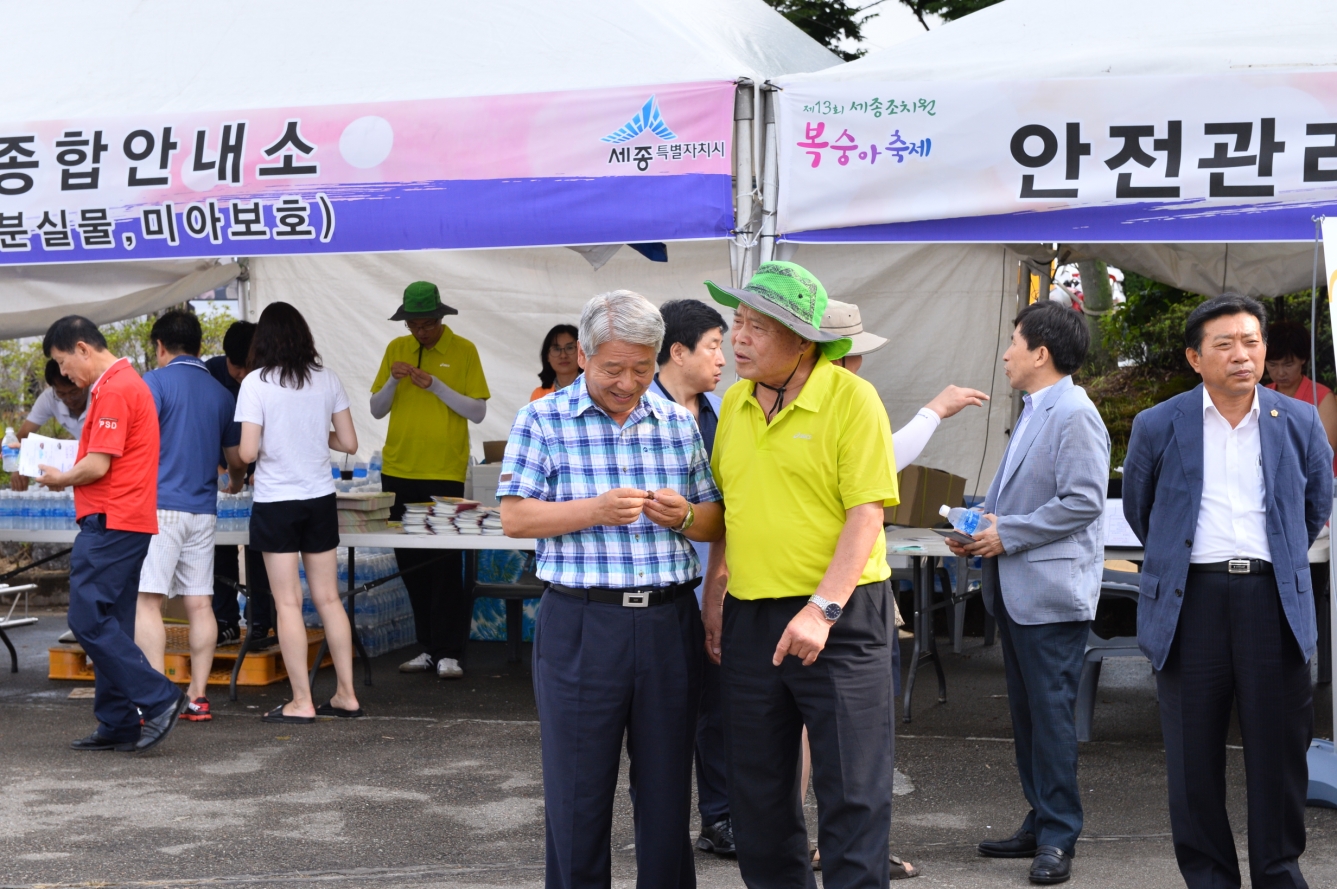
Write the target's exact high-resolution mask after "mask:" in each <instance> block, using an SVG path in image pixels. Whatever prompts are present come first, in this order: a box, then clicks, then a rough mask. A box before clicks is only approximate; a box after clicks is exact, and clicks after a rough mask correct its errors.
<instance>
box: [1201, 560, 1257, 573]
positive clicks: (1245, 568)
mask: <svg viewBox="0 0 1337 889" xmlns="http://www.w3.org/2000/svg"><path fill="white" fill-rule="evenodd" d="M1188 570H1189V573H1190V574H1191V573H1193V572H1194V571H1200V572H1202V573H1204V574H1271V573H1272V563H1271V562H1264V561H1263V560H1262V559H1228V560H1226V561H1224V562H1202V563H1191V564H1190V565H1189V566H1188Z"/></svg>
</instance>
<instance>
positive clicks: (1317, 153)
mask: <svg viewBox="0 0 1337 889" xmlns="http://www.w3.org/2000/svg"><path fill="white" fill-rule="evenodd" d="M780 84H781V86H783V87H784V89H783V91H782V92H779V93H777V95H778V96H779V113H778V126H779V149H780V152H779V159H780V171H781V181H780V190H779V195H778V198H779V204H778V219H779V224H780V228H781V231H782V234H783V236H784V237H785V238H787V239H789V240H795V241H812V242H821V241H825V242H859V241H923V242H945V241H967V242H968V241H975V242H995V243H997V242H1002V243H1021V242H1037V241H1038V242H1053V241H1066V242H1075V241H1076V242H1083V243H1090V242H1101V241H1106V242H1125V243H1126V242H1139V241H1144V242H1186V241H1304V240H1310V239H1312V238H1313V236H1314V223H1313V217H1315V216H1322V215H1325V214H1326V215H1337V73H1332V72H1323V73H1289V74H1258V73H1244V72H1242V73H1239V74H1230V75H1223V76H1213V77H1205V76H1194V77H1189V76H1183V77H1102V78H1087V79H1067V80H1035V81H1012V82H1008V81H997V82H973V81H959V82H958V81H933V82H922V83H910V82H901V83H857V82H841V83H823V82H818V81H813V82H801V81H796V82H793V83H786V82H785V81H784V80H783V79H782V80H781V82H780Z"/></svg>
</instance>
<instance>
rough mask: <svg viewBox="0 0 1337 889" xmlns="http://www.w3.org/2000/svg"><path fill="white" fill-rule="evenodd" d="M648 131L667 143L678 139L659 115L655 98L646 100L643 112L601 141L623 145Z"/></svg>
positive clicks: (639, 112) (642, 107) (642, 108)
mask: <svg viewBox="0 0 1337 889" xmlns="http://www.w3.org/2000/svg"><path fill="white" fill-rule="evenodd" d="M646 130H649V131H650V132H651V133H654V134H655V135H656V136H658V137H659V138H660V139H663V140H664V141H665V142H672V141H673V140H674V139H676V138H678V137H677V136H676V135H675V134H674V132H673V130H671V129H669V125H668V124H667V123H665V122H664V116H663V115H662V114H660V113H659V103H658V102H657V101H655V97H654V96H651V97H650V98H649V99H646V101H645V104H644V105H642V106H641V110H640V111H638V112H637V113H636V116H635V117H633V118H632V119H631V120H629V121H627V122H626V123H625V124H623V125H622V126H620V127H618V128H617V129H616V130H614V131H613V132H611V133H609V134H608V135H607V136H604V137H603V138H602V139H600V140H599V141H600V142H610V143H612V144H614V145H621V144H622V143H623V142H630V141H631V140H632V139H635V138H636V137H637V136H639V135H640V134H641V133H644V132H645V131H646Z"/></svg>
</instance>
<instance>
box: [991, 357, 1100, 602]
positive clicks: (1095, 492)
mask: <svg viewBox="0 0 1337 889" xmlns="http://www.w3.org/2000/svg"><path fill="white" fill-rule="evenodd" d="M1012 448H1013V449H1014V450H1015V451H1016V453H1015V454H1013V455H1012V457H1011V464H1012V465H1011V471H1010V472H1009V471H1008V468H1007V467H1008V458H1007V456H1004V458H1003V462H1002V464H1001V465H999V467H998V474H997V475H995V476H994V480H993V484H992V485H990V486H989V494H988V496H987V497H985V499H984V510H985V512H991V513H994V514H996V515H997V516H998V536H999V538H1000V539H1001V540H1002V542H1003V548H1004V550H1005V551H1006V552H1005V554H1004V555H1001V556H998V557H997V558H990V559H985V560H984V583H983V592H984V605H985V607H986V608H987V609H988V610H989V613H990V614H993V613H994V608H993V597H994V596H995V595H998V594H999V593H1001V594H1002V596H1003V600H1004V602H1006V603H1007V612H1008V614H1009V615H1011V617H1012V619H1013V620H1014V621H1016V622H1017V623H1019V624H1048V623H1061V622H1065V621H1074V620H1091V619H1092V618H1094V617H1095V615H1096V602H1097V601H1098V600H1099V598H1100V578H1101V573H1102V570H1103V568H1104V561H1105V535H1104V519H1103V518H1102V515H1103V513H1104V510H1105V490H1106V488H1107V486H1108V484H1109V475H1110V437H1109V433H1108V432H1106V431H1105V423H1104V421H1102V420H1101V419H1100V413H1099V412H1098V411H1097V410H1096V406H1095V405H1094V404H1092V403H1091V399H1089V398H1087V397H1086V390H1084V389H1082V388H1080V387H1078V386H1074V385H1073V384H1072V378H1071V377H1064V378H1063V379H1061V380H1059V381H1058V382H1057V383H1055V384H1054V386H1053V388H1052V389H1050V390H1049V392H1048V393H1046V397H1045V400H1044V403H1043V404H1041V405H1040V409H1039V411H1037V412H1036V413H1035V414H1033V415H1032V416H1031V418H1030V419H1029V420H1028V421H1027V423H1026V428H1025V430H1023V432H1022V437H1021V439H1020V440H1017V441H1014V442H1012Z"/></svg>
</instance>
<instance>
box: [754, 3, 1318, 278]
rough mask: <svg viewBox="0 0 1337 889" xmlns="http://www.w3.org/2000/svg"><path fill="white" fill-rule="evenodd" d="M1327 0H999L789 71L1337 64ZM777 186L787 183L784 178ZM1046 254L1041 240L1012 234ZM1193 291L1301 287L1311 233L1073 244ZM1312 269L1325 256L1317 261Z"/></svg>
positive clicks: (934, 73) (1189, 70)
mask: <svg viewBox="0 0 1337 889" xmlns="http://www.w3.org/2000/svg"><path fill="white" fill-rule="evenodd" d="M1334 31H1337V3H1333V2H1332V0H1277V2H1274V3H1257V2H1254V0H1168V2H1167V0H1082V2H1080V3H1074V2H1072V0H1004V2H1002V3H998V4H996V5H994V6H990V7H988V8H986V9H983V10H981V11H979V12H976V13H972V14H971V15H968V16H965V17H964V18H961V19H958V20H956V21H953V22H948V23H946V24H944V25H942V26H941V27H939V28H935V29H934V30H932V31H930V32H927V33H925V34H922V35H920V36H917V37H915V38H913V39H911V40H908V41H906V42H904V43H901V44H898V45H896V46H893V47H889V48H887V49H884V50H880V51H878V52H875V53H871V54H869V55H867V56H865V57H863V58H862V59H858V60H856V61H853V62H850V63H848V64H845V65H840V66H837V67H834V68H828V69H825V70H821V71H815V72H810V73H804V74H795V75H789V76H785V77H779V78H776V82H777V83H778V84H780V85H782V86H783V85H785V84H790V83H846V82H849V83H854V82H887V81H935V80H937V81H948V80H951V81H971V80H1038V79H1046V78H1078V77H1136V76H1181V75H1220V74H1227V73H1230V74H1238V73H1247V72H1268V73H1282V72H1288V71H1306V72H1308V71H1328V70H1337V44H1334V43H1333V42H1332V41H1331V39H1329V35H1330V34H1332V33H1333V32H1334ZM780 187H781V188H783V187H784V184H783V182H782V183H781V186H780ZM1012 246H1013V249H1014V250H1016V251H1018V252H1019V253H1021V254H1023V255H1031V256H1034V257H1036V258H1043V259H1048V258H1049V257H1051V256H1052V255H1053V254H1054V251H1053V250H1052V249H1050V245H1048V244H1034V245H1022V244H1016V245H1012ZM1062 251H1070V253H1071V255H1072V256H1073V258H1074V259H1075V258H1100V259H1104V260H1105V261H1107V262H1111V263H1113V264H1114V265H1116V266H1118V267H1120V268H1123V269H1127V270H1132V271H1137V272H1140V273H1142V274H1144V275H1147V276H1149V277H1152V278H1154V279H1156V280H1159V281H1164V282H1165V283H1167V284H1171V285H1174V286H1177V287H1181V288H1184V289H1187V290H1191V291H1193V292H1197V293H1204V294H1209V295H1210V294H1216V293H1220V292H1222V291H1223V290H1232V291H1240V292H1244V293H1248V294H1251V295H1256V296H1275V295H1277V294H1279V293H1288V292H1293V291H1296V290H1301V289H1308V287H1309V285H1310V281H1311V276H1312V259H1313V245H1312V243H1309V242H1302V243H1269V244H1207V243H1195V244H1106V243H1099V244H1070V243H1064V244H1063V245H1062V246H1061V248H1060V252H1062ZM1319 263H1320V264H1319V269H1320V274H1321V273H1322V270H1323V262H1322V259H1321V258H1320V261H1319Z"/></svg>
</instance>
